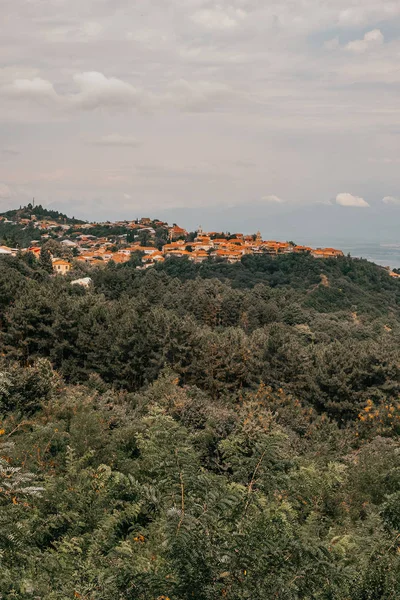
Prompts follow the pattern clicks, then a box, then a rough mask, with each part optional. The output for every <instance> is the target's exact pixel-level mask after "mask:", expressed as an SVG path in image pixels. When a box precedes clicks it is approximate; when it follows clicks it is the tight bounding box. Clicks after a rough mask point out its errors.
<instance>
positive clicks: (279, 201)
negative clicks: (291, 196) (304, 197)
mask: <svg viewBox="0 0 400 600" xmlns="http://www.w3.org/2000/svg"><path fill="white" fill-rule="evenodd" d="M261 200H263V201H264V202H273V203H275V204H283V203H284V202H285V201H284V200H282V198H279V196H275V195H274V194H270V195H269V196H263V197H262V198H261Z"/></svg>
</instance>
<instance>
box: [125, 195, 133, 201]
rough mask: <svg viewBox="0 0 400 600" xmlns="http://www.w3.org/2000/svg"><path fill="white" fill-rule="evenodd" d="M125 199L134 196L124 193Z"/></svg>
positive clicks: (130, 198)
mask: <svg viewBox="0 0 400 600" xmlns="http://www.w3.org/2000/svg"><path fill="white" fill-rule="evenodd" d="M124 198H125V200H132V196H131V195H130V194H124Z"/></svg>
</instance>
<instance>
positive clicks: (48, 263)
mask: <svg viewBox="0 0 400 600" xmlns="http://www.w3.org/2000/svg"><path fill="white" fill-rule="evenodd" d="M39 264H40V266H41V267H42V269H44V270H45V271H47V272H48V273H53V262H52V260H51V253H50V250H47V248H44V247H43V246H42V248H41V250H40V256H39Z"/></svg>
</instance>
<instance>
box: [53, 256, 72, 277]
mask: <svg viewBox="0 0 400 600" xmlns="http://www.w3.org/2000/svg"><path fill="white" fill-rule="evenodd" d="M53 270H54V273H56V274H57V275H66V274H67V273H68V271H70V270H71V264H70V263H69V262H68V261H67V260H63V259H62V258H55V259H54V260H53Z"/></svg>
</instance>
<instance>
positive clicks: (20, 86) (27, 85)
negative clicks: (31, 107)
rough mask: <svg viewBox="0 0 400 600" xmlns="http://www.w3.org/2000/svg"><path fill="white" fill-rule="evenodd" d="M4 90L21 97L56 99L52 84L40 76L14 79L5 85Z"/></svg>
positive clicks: (8, 93)
mask: <svg viewBox="0 0 400 600" xmlns="http://www.w3.org/2000/svg"><path fill="white" fill-rule="evenodd" d="M4 91H5V93H6V94H7V95H10V96H13V97H16V98H21V99H28V100H32V99H51V100H56V99H57V93H56V91H55V89H54V87H53V84H52V83H51V82H50V81H47V80H46V79H41V78H40V77H35V78H33V79H15V80H14V81H13V82H12V83H11V85H7V86H5V88H4Z"/></svg>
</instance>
